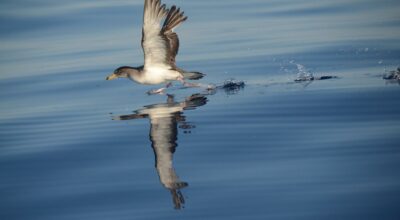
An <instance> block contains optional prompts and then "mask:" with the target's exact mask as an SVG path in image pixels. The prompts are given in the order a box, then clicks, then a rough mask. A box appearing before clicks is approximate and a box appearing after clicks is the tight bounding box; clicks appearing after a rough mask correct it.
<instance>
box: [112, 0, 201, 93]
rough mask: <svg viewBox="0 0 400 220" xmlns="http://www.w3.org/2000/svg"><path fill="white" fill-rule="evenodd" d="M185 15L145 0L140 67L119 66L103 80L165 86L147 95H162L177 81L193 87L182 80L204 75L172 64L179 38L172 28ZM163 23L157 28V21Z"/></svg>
mask: <svg viewBox="0 0 400 220" xmlns="http://www.w3.org/2000/svg"><path fill="white" fill-rule="evenodd" d="M186 19H187V16H184V12H181V11H180V8H177V7H176V6H175V5H173V6H172V7H171V8H169V9H167V8H166V5H165V4H163V5H161V2H160V0H145V1H144V12H143V28H142V48H143V52H144V65H143V66H139V67H130V66H122V67H119V68H117V69H116V70H115V71H114V73H112V74H111V75H110V76H108V77H107V80H113V79H116V78H129V79H130V80H132V81H135V82H137V83H140V84H145V85H156V84H162V83H166V86H165V87H163V88H160V89H157V90H151V91H149V94H157V93H163V91H164V90H165V89H166V88H168V87H169V86H171V82H172V81H180V82H181V83H183V85H185V86H195V84H192V83H188V82H186V81H185V80H186V79H189V80H197V79H200V78H202V77H203V76H204V74H202V73H199V72H190V71H185V70H183V69H180V68H179V67H177V66H176V64H175V57H176V55H177V54H178V50H179V38H178V35H177V34H176V33H175V32H174V29H175V28H176V27H178V26H179V25H180V24H182V23H183V22H184V21H186ZM162 21H164V23H163V25H162V26H161V22H162Z"/></svg>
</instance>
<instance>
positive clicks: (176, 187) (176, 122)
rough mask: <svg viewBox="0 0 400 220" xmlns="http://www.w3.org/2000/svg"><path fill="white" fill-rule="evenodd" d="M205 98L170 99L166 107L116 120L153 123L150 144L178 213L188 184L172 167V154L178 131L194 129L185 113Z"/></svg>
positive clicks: (169, 96)
mask: <svg viewBox="0 0 400 220" xmlns="http://www.w3.org/2000/svg"><path fill="white" fill-rule="evenodd" d="M207 101H208V100H207V98H206V97H205V95H201V94H195V95H192V96H190V97H187V98H186V99H185V100H184V101H182V102H175V100H174V97H173V96H171V95H168V99H167V102H166V103H162V104H154V105H149V106H145V107H143V108H142V109H139V110H136V111H135V112H134V114H131V115H121V116H117V117H116V118H115V119H117V120H133V119H141V118H149V119H150V125H151V126H150V141H151V146H152V148H153V150H154V156H155V166H156V169H157V173H158V176H159V178H160V182H161V183H162V185H163V186H164V187H165V188H166V189H168V190H169V191H170V192H171V195H172V201H173V203H174V205H175V208H176V209H181V208H182V207H183V205H184V203H185V200H184V196H183V194H182V192H181V191H180V189H182V188H184V187H187V186H188V183H187V182H184V181H181V180H180V179H179V177H178V175H177V173H176V171H175V169H174V167H173V154H174V153H175V150H176V147H177V146H178V143H177V140H178V126H179V128H182V129H185V130H186V131H187V130H190V129H191V128H193V125H191V124H190V123H188V122H187V121H186V117H185V116H184V115H183V112H184V111H185V110H193V109H196V108H197V107H199V106H203V105H205V104H206V103H207Z"/></svg>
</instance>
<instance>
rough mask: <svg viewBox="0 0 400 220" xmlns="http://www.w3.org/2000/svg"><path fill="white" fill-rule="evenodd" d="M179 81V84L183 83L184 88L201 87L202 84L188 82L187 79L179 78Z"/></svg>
mask: <svg viewBox="0 0 400 220" xmlns="http://www.w3.org/2000/svg"><path fill="white" fill-rule="evenodd" d="M178 80H179V82H181V83H182V84H183V86H185V87H201V85H200V84H197V83H190V82H186V81H185V79H183V77H179V78H178Z"/></svg>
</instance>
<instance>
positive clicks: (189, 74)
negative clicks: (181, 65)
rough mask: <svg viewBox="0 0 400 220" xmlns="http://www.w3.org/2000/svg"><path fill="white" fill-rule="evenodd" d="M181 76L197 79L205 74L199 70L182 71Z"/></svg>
mask: <svg viewBox="0 0 400 220" xmlns="http://www.w3.org/2000/svg"><path fill="white" fill-rule="evenodd" d="M182 74H183V77H184V78H185V79H189V80H198V79H201V78H203V77H204V76H205V74H203V73H200V72H183V73H182Z"/></svg>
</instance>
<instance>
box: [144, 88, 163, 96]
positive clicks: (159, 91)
mask: <svg viewBox="0 0 400 220" xmlns="http://www.w3.org/2000/svg"><path fill="white" fill-rule="evenodd" d="M165 89H166V88H160V89H155V90H150V91H148V92H147V94H149V95H155V94H160V95H163V94H164V91H165Z"/></svg>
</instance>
